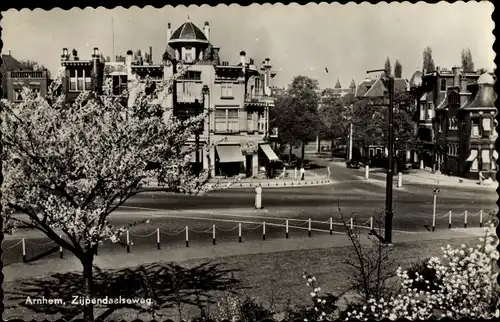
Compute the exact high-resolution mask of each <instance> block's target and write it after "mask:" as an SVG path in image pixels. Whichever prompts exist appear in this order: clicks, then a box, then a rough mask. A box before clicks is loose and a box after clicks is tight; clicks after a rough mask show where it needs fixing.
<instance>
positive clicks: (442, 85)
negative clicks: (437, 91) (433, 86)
mask: <svg viewBox="0 0 500 322" xmlns="http://www.w3.org/2000/svg"><path fill="white" fill-rule="evenodd" d="M441 91H443V92H444V91H446V79H442V80H441Z"/></svg>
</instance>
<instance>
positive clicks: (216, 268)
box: [5, 262, 246, 320]
mask: <svg viewBox="0 0 500 322" xmlns="http://www.w3.org/2000/svg"><path fill="white" fill-rule="evenodd" d="M223 265H224V263H215V264H214V263H211V262H205V263H202V264H200V265H197V266H194V267H192V268H185V267H181V266H178V265H175V264H172V263H169V264H157V263H155V264H150V265H143V266H138V267H134V268H127V269H120V270H100V269H99V268H97V267H95V273H94V292H93V296H94V297H95V298H101V299H102V298H106V297H108V298H119V297H121V298H124V299H132V298H150V299H152V305H150V304H140V303H137V304H133V303H129V304H127V303H124V304H103V305H100V306H99V313H98V314H96V316H95V318H96V319H100V320H103V319H105V318H107V317H108V316H110V315H111V314H112V313H113V312H115V311H116V310H118V309H123V308H129V309H132V310H136V311H138V312H142V313H145V312H149V313H152V312H153V311H154V312H157V311H158V310H161V309H165V308H174V307H176V305H179V304H180V305H190V306H194V307H198V308H200V309H202V308H203V307H205V306H206V305H208V304H212V303H215V302H214V300H213V295H214V294H216V293H217V292H224V293H228V292H230V293H231V292H233V293H235V292H237V291H239V290H242V289H244V288H246V287H244V286H243V285H242V283H241V282H240V280H239V279H236V278H235V277H234V274H235V273H236V272H238V271H239V270H236V269H223V268H222V266H223ZM83 289H84V283H83V279H82V274H81V273H64V274H53V275H51V276H49V277H46V278H38V279H34V278H33V279H27V280H22V281H19V282H18V283H17V284H16V285H15V286H14V287H13V288H12V290H6V293H5V300H6V301H9V302H11V303H16V304H17V305H19V306H23V307H25V308H27V309H29V310H31V311H33V312H34V313H41V314H45V315H56V314H57V315H59V314H60V315H61V317H62V318H63V319H66V320H73V319H74V318H76V317H77V316H79V315H80V314H81V312H82V306H80V305H75V304H72V301H73V300H74V298H75V297H78V296H83V295H84V294H83ZM28 296H29V297H31V298H33V299H35V298H36V299H40V298H42V297H44V298H46V299H63V300H64V302H65V305H39V304H30V303H27V301H26V299H27V297H28ZM95 308H97V306H96V307H95ZM96 313H97V312H96Z"/></svg>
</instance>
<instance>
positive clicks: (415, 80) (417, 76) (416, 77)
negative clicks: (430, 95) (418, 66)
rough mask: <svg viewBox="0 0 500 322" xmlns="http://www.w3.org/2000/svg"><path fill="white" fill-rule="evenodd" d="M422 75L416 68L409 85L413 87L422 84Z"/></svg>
mask: <svg viewBox="0 0 500 322" xmlns="http://www.w3.org/2000/svg"><path fill="white" fill-rule="evenodd" d="M422 76H423V74H422V72H421V71H419V70H417V71H416V72H415V73H414V74H413V76H412V77H411V79H410V87H411V88H415V87H420V86H422Z"/></svg>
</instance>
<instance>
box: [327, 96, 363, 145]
mask: <svg viewBox="0 0 500 322" xmlns="http://www.w3.org/2000/svg"><path fill="white" fill-rule="evenodd" d="M325 94H326V95H325V97H323V100H322V103H321V109H320V110H319V113H318V118H319V120H320V137H321V138H323V139H329V140H331V150H332V151H333V149H334V142H335V140H338V139H343V138H345V137H346V136H347V135H348V132H349V125H350V112H349V109H350V108H351V106H352V104H354V102H355V100H356V99H355V97H354V93H349V94H347V95H345V96H343V97H336V96H334V95H333V93H330V92H326V93H325Z"/></svg>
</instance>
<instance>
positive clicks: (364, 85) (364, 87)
mask: <svg viewBox="0 0 500 322" xmlns="http://www.w3.org/2000/svg"><path fill="white" fill-rule="evenodd" d="M376 81H377V80H376V79H365V80H364V81H362V82H361V84H359V85H358V86H357V88H356V96H358V97H359V96H364V95H365V94H366V92H367V91H368V90H369V89H370V87H371V86H373V84H375V82H376Z"/></svg>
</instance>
